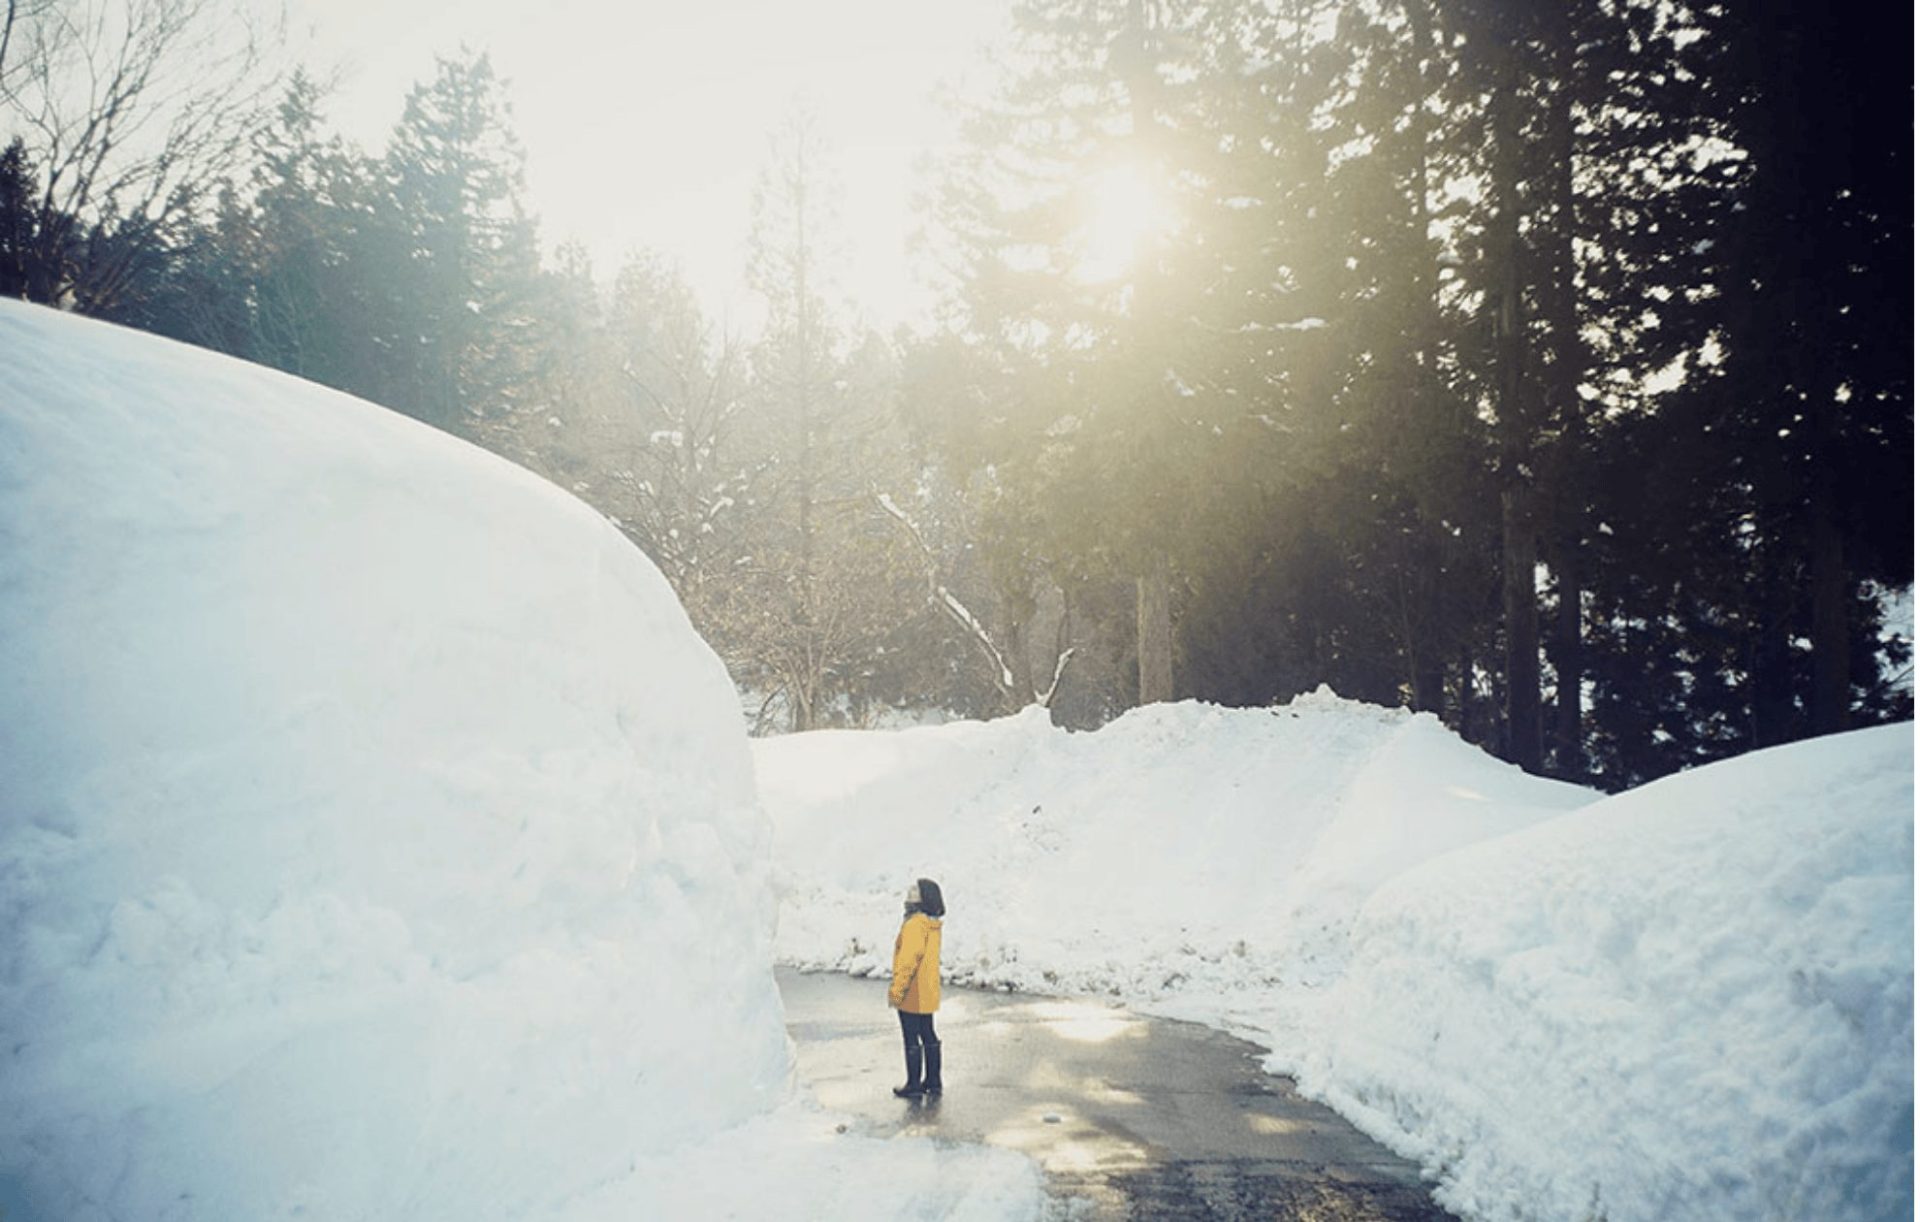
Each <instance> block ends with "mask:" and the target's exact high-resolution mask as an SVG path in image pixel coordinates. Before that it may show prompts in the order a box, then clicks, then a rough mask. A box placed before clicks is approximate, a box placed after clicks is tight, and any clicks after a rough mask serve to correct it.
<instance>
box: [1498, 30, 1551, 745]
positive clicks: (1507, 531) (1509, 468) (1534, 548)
mask: <svg viewBox="0 0 1920 1222" xmlns="http://www.w3.org/2000/svg"><path fill="white" fill-rule="evenodd" d="M1489 51H1490V54H1491V55H1492V56H1493V65H1494V77H1493V82H1492V85H1493V96H1492V100H1491V103H1490V106H1489V110H1490V114H1489V120H1490V122H1491V124H1492V128H1493V206H1494V215H1493V221H1492V224H1491V225H1490V227H1489V232H1488V253H1489V255H1490V256H1491V259H1492V262H1493V266H1492V268H1491V272H1492V277H1491V282H1490V283H1489V285H1488V297H1489V303H1490V304H1491V305H1492V307H1493V312H1494V316H1493V324H1494V326H1493V330H1494V362H1495V395H1496V401H1495V409H1496V411H1497V413H1498V421H1499V435H1500V535H1501V558H1502V564H1501V584H1502V604H1503V610H1504V618H1505V622H1506V645H1507V649H1506V682H1505V688H1506V710H1507V733H1506V740H1507V758H1508V759H1510V760H1512V761H1513V762H1514V763H1516V764H1518V765H1520V766H1521V767H1522V768H1524V769H1526V770H1527V771H1529V772H1538V771H1540V767H1541V762H1542V761H1541V745H1540V608H1539V603H1538V601H1537V599H1536V597H1535V593H1534V568H1535V566H1536V565H1537V563H1538V560H1539V546H1538V543H1537V541H1536V538H1535V533H1534V532H1535V530H1536V520H1535V506H1534V503H1533V502H1534V497H1533V493H1532V488H1531V484H1532V473H1531V471H1530V469H1529V462H1530V459H1531V457H1532V450H1533V421H1532V412H1530V411H1529V410H1528V404H1527V403H1526V394H1527V383H1526V377H1525V371H1524V370H1523V368H1522V362H1523V361H1524V359H1525V356H1526V320H1525V318H1524V316H1523V311H1524V308H1525V303H1524V301H1523V300H1522V297H1521V285H1520V216H1519V172H1520V171H1519V160H1520V158H1519V154H1520V149H1519V143H1520V133H1519V124H1518V118H1517V116H1516V115H1515V113H1514V107H1515V98H1514V96H1513V93H1514V88H1515V85H1516V84H1517V82H1516V80H1515V72H1514V63H1513V56H1514V51H1513V49H1512V47H1511V46H1502V47H1492V48H1489Z"/></svg>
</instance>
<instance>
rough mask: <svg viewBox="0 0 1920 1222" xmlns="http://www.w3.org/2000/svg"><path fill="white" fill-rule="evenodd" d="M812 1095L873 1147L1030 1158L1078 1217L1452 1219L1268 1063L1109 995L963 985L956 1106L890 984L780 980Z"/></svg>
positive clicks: (956, 1040)
mask: <svg viewBox="0 0 1920 1222" xmlns="http://www.w3.org/2000/svg"><path fill="white" fill-rule="evenodd" d="M779 981H780V990H781V993H782V995H783V996H784V998H785V1000H786V1006H787V1030H788V1032H789V1033H790V1034H791V1035H792V1036H793V1039H794V1043H795V1045H796V1053H797V1060H798V1068H799V1075H800V1079H801V1082H802V1083H803V1084H804V1085H805V1086H806V1087H807V1088H808V1089H810V1090H811V1091H812V1092H813V1094H814V1096H815V1097H816V1098H817V1099H819V1101H820V1103H821V1104H822V1105H823V1106H825V1107H828V1108H831V1109H832V1110H834V1111H837V1112H845V1113H848V1114H849V1115H852V1116H854V1117H857V1118H858V1120H859V1121H860V1122H861V1124H862V1127H863V1129H864V1130H865V1131H866V1132H868V1133H871V1134H873V1135H875V1136H882V1137H884V1136H889V1135H892V1134H904V1135H914V1136H927V1137H938V1138H943V1139H946V1140H952V1141H972V1142H986V1143H988V1144H990V1145H996V1146H1003V1147H1006V1148H1009V1149H1014V1150H1019V1151H1022V1152H1023V1153H1026V1154H1028V1155H1030V1156H1031V1157H1033V1158H1034V1160H1035V1161H1037V1162H1038V1163H1039V1164H1040V1166H1041V1167H1042V1168H1043V1169H1044V1170H1045V1171H1046V1173H1047V1178H1048V1181H1049V1185H1050V1187H1051V1188H1052V1190H1053V1191H1054V1192H1056V1193H1057V1194H1059V1195H1060V1196H1062V1197H1075V1198H1080V1201H1079V1202H1078V1203H1076V1205H1075V1206H1074V1208H1072V1209H1071V1210H1069V1214H1070V1216H1072V1217H1075V1218H1088V1219H1105V1218H1141V1219H1147V1218H1221V1219H1241V1218H1262V1219H1265V1218H1303V1219H1327V1220H1329V1222H1331V1220H1336V1219H1338V1220H1345V1219H1354V1220H1360V1219H1422V1220H1428V1219H1445V1218H1447V1217H1448V1216H1449V1215H1448V1214H1447V1213H1446V1212H1445V1211H1443V1210H1442V1209H1440V1208H1439V1207H1438V1206H1436V1205H1434V1204H1433V1203H1432V1201H1431V1200H1430V1199H1429V1198H1428V1196H1427V1192H1426V1189H1425V1187H1424V1186H1423V1185H1422V1184H1421V1182H1420V1177H1419V1175H1418V1173H1417V1172H1416V1170H1415V1168H1414V1167H1413V1166H1412V1165H1411V1164H1409V1163H1407V1162H1405V1161H1403V1160H1401V1159H1399V1158H1397V1157H1395V1156H1394V1155H1393V1154H1392V1153H1390V1152H1389V1151H1387V1150H1385V1149H1383V1148H1382V1147H1380V1146H1379V1145H1377V1144H1375V1143H1374V1142H1372V1141H1370V1140H1369V1139H1367V1138H1366V1137H1364V1136H1362V1135H1361V1134H1360V1133H1359V1132H1357V1131H1356V1130H1354V1128H1353V1127H1352V1126H1351V1125H1349V1124H1348V1123H1347V1122H1346V1121H1344V1120H1342V1119H1341V1118H1340V1117H1339V1116H1337V1115H1335V1114H1334V1113H1333V1112H1331V1111H1329V1110H1328V1109H1327V1108H1325V1107H1322V1106H1320V1105H1319V1104H1316V1103H1312V1102H1310V1101H1308V1100H1306V1099H1302V1098H1301V1097H1300V1096H1299V1095H1298V1094H1296V1093H1295V1092H1294V1090H1293V1084H1292V1083H1291V1082H1289V1081H1287V1080H1286V1079H1285V1078H1276V1077H1271V1076H1269V1075H1267V1074H1265V1073H1263V1072H1262V1071H1261V1070H1260V1067H1259V1064H1258V1062H1257V1061H1256V1059H1255V1057H1256V1054H1257V1050H1256V1049H1255V1048H1254V1047H1253V1046H1252V1045H1251V1044H1247V1043H1243V1042H1242V1041H1240V1040H1236V1039H1233V1038H1232V1037H1231V1036H1227V1035H1223V1034H1221V1033H1219V1032H1216V1031H1211V1030H1209V1029H1207V1028H1205V1027H1199V1026H1195V1025H1193V1024H1190V1023H1175V1022H1167V1021H1163V1020H1159V1019H1146V1018H1141V1017H1140V1016H1138V1015H1135V1014H1131V1013H1129V1012H1127V1011H1126V1010H1124V1009H1122V1008H1121V1007H1119V1006H1118V1005H1110V1004H1107V1003H1105V1002H1101V1001H1097V1000H1076V999H1067V1000H1062V999H1058V998H1042V997H1025V996H1020V995H1016V994H1006V993H985V992H979V991H975V990H970V989H955V988H950V989H948V990H947V991H946V992H945V994H944V996H943V998H942V1004H941V1007H940V1016H939V1020H938V1021H939V1028H940V1038H941V1040H942V1042H943V1044H944V1046H945V1066H944V1069H943V1077H944V1078H945V1080H946V1086H947V1093H946V1094H945V1095H944V1096H942V1097H940V1098H938V1099H934V1100H927V1101H925V1102H917V1103H916V1102H910V1101H903V1100H900V1099H896V1098H894V1097H893V1095H892V1094H891V1093H890V1088H892V1087H893V1086H896V1085H898V1084H899V1082H900V1081H901V1079H902V1078H904V1076H905V1068H904V1065H903V1062H902V1058H901V1054H900V1029H899V1025H898V1023H897V1022H896V1021H895V1019H894V1016H893V1012H892V1011H891V1010H889V1009H888V1008H887V1001H886V986H885V984H884V983H883V982H881V981H877V980H858V979H854V978H851V977H848V976H840V975H802V974H800V973H798V972H792V971H788V970H785V969H782V970H781V971H780V973H779Z"/></svg>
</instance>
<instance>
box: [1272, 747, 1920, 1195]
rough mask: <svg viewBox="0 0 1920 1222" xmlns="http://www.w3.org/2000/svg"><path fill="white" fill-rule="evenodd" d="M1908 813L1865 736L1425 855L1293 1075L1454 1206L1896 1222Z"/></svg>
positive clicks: (1389, 898)
mask: <svg viewBox="0 0 1920 1222" xmlns="http://www.w3.org/2000/svg"><path fill="white" fill-rule="evenodd" d="M1912 811H1913V728H1912V726H1911V725H1900V726H1886V727H1881V728H1879V729H1874V730H1867V731H1861V732H1858V733H1854V734H1847V735H1841V736H1838V737H1834V738H1826V739H1820V740H1816V741H1813V742H1807V743H1800V744H1797V745H1794V746H1791V747H1784V748H1778V749H1775V750H1771V751H1764V752H1759V753H1757V754H1754V755H1750V756H1746V757H1744V758H1741V759H1737V760H1732V761H1728V762H1726V763H1721V764H1716V765H1713V766H1711V767H1707V768H1702V769H1700V770H1698V771H1696V772H1691V773H1686V774H1683V775H1680V776H1675V777H1669V778H1667V779H1666V780H1663V781H1660V782H1657V783H1655V784H1652V785H1648V786H1646V787H1645V788H1643V789H1639V790H1636V791H1633V792H1630V793H1626V794H1622V795H1620V796H1619V797H1615V798H1611V799H1609V800H1607V801H1605V802H1602V803H1600V804H1598V805H1595V806H1592V807H1589V808H1588V809H1586V810H1583V811H1580V812H1578V813H1576V814H1574V815H1570V816H1568V817H1567V818H1565V819H1561V820H1557V821H1555V822H1553V823H1550V824H1548V825H1546V826H1544V827H1540V828H1537V829H1534V830H1532V831H1528V832H1523V833H1520V834H1517V835H1513V836H1508V837H1505V838H1503V839H1500V840H1497V841H1494V842H1492V843H1489V844H1487V845H1484V846H1481V847H1479V848H1476V849H1471V850H1468V851H1466V852H1462V853H1457V854H1454V855H1452V856H1449V857H1445V858H1441V859H1439V860H1436V861H1434V862H1432V863H1430V864H1429V865H1427V866H1425V867H1423V868H1421V869H1419V870H1416V871H1413V872H1410V873H1408V874H1406V875H1405V876H1403V877H1401V878H1399V879H1396V880H1394V881H1393V882H1392V883H1391V884H1389V885H1388V886H1386V887H1384V888H1382V889H1381V891H1380V892H1379V893H1378V894H1377V895H1376V896H1375V897H1374V898H1373V900H1372V901H1371V902H1370V903H1369V904H1368V906H1367V908H1366V910H1365V912H1364V913H1363V914H1362V917H1361V920H1360V922H1359V924H1358V926H1357V927H1356V929H1355V933H1354V942H1355V946H1356V952H1355V956H1354V959H1353V962H1352V964H1351V966H1350V968H1349V970H1348V972H1347V974H1346V976H1345V977H1344V979H1343V980H1342V981H1341V983H1340V985H1339V987H1338V988H1336V989H1335V990H1333V991H1332V993H1331V994H1330V995H1329V996H1328V997H1327V998H1326V1000H1325V1002H1324V1003H1323V1008H1322V1010H1321V1015H1322V1021H1321V1022H1319V1023H1317V1024H1316V1025H1315V1030H1316V1031H1317V1032H1318V1034H1319V1036H1320V1038H1319V1039H1317V1040H1316V1041H1315V1044H1314V1046H1313V1048H1312V1050H1311V1051H1310V1053H1309V1054H1308V1055H1306V1056H1305V1057H1303V1058H1299V1063H1298V1068H1299V1069H1300V1071H1301V1077H1302V1082H1303V1085H1305V1086H1306V1087H1307V1088H1308V1089H1310V1090H1314V1091H1317V1092H1319V1093H1321V1094H1322V1095H1324V1096H1326V1097H1328V1098H1329V1099H1331V1100H1332V1101H1334V1102H1335V1104H1336V1106H1339V1107H1341V1108H1342V1110H1344V1111H1346V1112H1348V1114H1350V1115H1354V1116H1358V1117H1363V1118H1365V1120H1366V1122H1367V1123H1365V1124H1364V1125H1363V1127H1367V1128H1370V1129H1372V1130H1373V1131H1374V1132H1375V1133H1376V1134H1377V1135H1381V1136H1385V1137H1388V1138H1396V1139H1397V1140H1396V1141H1395V1144H1397V1145H1399V1146H1400V1147H1401V1149H1402V1151H1403V1152H1405V1153H1408V1154H1411V1155H1414V1156H1417V1157H1419V1158H1420V1159H1422V1160H1423V1161H1425V1162H1426V1163H1428V1164H1429V1165H1431V1166H1434V1167H1438V1168H1441V1169H1442V1170H1443V1171H1444V1174H1445V1176H1446V1178H1447V1180H1448V1181H1449V1183H1450V1184H1451V1186H1452V1187H1451V1191H1450V1193H1449V1197H1448V1199H1449V1202H1450V1203H1451V1204H1452V1205H1454V1206H1455V1207H1456V1208H1457V1209H1459V1210H1461V1211H1462V1212H1464V1213H1467V1214H1470V1215H1472V1216H1477V1217H1493V1216H1504V1214H1505V1211H1507V1210H1508V1209H1510V1208H1512V1207H1514V1206H1516V1205H1519V1206H1523V1207H1524V1208H1525V1209H1526V1211H1527V1212H1528V1213H1531V1214H1533V1215H1535V1216H1539V1217H1548V1218H1579V1217H1606V1218H1612V1219H1616V1220H1619V1219H1632V1218H1646V1219H1666V1218H1672V1219H1681V1218H1699V1219H1718V1218H1829V1219H1835V1218H1861V1219H1878V1218H1901V1219H1905V1218H1909V1217H1911V1216H1912V1212H1913V1073H1914V1062H1913V848H1914V846H1913V819H1912ZM1409 998H1416V999H1418V1004H1417V1005H1408V1004H1407V999H1409ZM1275 1059H1276V1061H1277V1062H1278V1063H1280V1064H1281V1065H1289V1064H1290V1063H1291V1062H1293V1061H1294V1060H1295V1058H1293V1057H1289V1056H1288V1055H1286V1054H1285V1052H1284V1051H1283V1052H1282V1053H1281V1054H1280V1055H1279V1056H1277V1057H1276V1058H1275Z"/></svg>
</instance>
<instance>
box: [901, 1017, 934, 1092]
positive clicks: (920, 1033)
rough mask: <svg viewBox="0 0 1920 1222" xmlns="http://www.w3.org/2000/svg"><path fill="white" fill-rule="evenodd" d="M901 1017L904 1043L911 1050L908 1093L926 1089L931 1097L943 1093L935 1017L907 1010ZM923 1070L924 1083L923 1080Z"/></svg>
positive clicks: (908, 1066)
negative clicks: (924, 1072) (923, 1071)
mask: <svg viewBox="0 0 1920 1222" xmlns="http://www.w3.org/2000/svg"><path fill="white" fill-rule="evenodd" d="M898 1013H899V1015H900V1039H901V1041H902V1042H903V1043H905V1044H906V1046H907V1089H908V1090H912V1091H917V1090H919V1089H920V1088H921V1087H922V1086H924V1087H925V1088H926V1090H927V1092H928V1093H929V1094H938V1093H940V1091H941V1089H942V1086H941V1083H940V1039H939V1037H938V1036H936V1035H934V1033H933V1015H931V1014H909V1013H907V1012H906V1011H905V1010H901V1011H899V1012H898ZM922 1066H924V1067H925V1071H926V1077H925V1078H924V1079H923V1078H922V1077H921V1076H920V1075H921V1069H922Z"/></svg>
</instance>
